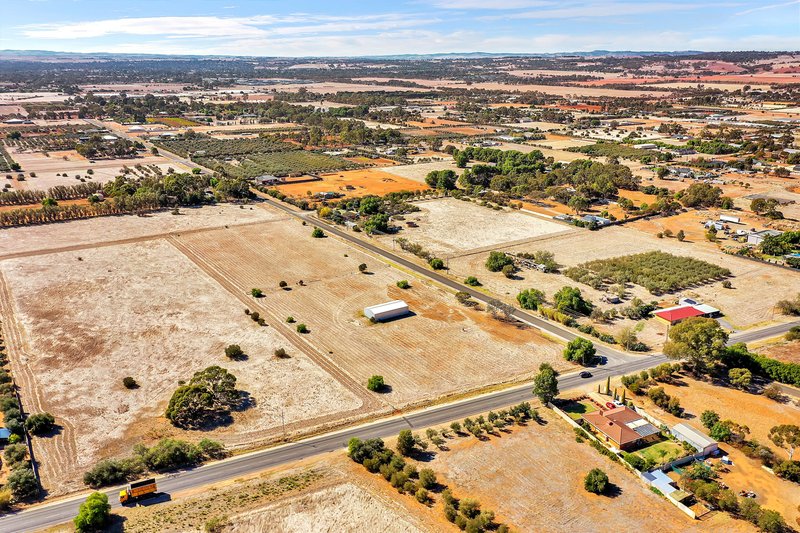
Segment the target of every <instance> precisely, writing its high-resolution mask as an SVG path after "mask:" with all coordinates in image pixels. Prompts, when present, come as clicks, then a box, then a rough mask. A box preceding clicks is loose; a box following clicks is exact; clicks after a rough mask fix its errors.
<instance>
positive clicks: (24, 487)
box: [6, 466, 39, 501]
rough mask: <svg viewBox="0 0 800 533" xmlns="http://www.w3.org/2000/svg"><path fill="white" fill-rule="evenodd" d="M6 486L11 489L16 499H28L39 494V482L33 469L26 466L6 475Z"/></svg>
mask: <svg viewBox="0 0 800 533" xmlns="http://www.w3.org/2000/svg"><path fill="white" fill-rule="evenodd" d="M6 486H7V487H8V488H9V489H11V492H12V493H13V494H14V499H15V500H17V501H24V500H30V499H33V498H35V497H37V496H38V495H39V483H38V482H37V481H36V476H35V475H33V470H31V469H30V467H28V466H26V467H24V468H17V469H15V470H14V471H12V472H11V474H9V476H8V480H7V482H6Z"/></svg>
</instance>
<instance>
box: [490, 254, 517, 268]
mask: <svg viewBox="0 0 800 533" xmlns="http://www.w3.org/2000/svg"><path fill="white" fill-rule="evenodd" d="M507 265H512V266H513V265H514V258H513V257H511V256H510V255H507V254H505V253H503V252H489V258H488V259H486V268H487V269H488V270H489V271H490V272H500V271H501V270H503V267H504V266H507Z"/></svg>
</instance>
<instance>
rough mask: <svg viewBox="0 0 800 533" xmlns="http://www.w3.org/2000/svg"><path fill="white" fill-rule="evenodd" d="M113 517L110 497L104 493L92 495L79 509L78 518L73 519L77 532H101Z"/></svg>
mask: <svg viewBox="0 0 800 533" xmlns="http://www.w3.org/2000/svg"><path fill="white" fill-rule="evenodd" d="M110 517H111V505H110V504H109V503H108V496H106V495H105V494H103V493H102V492H95V493H93V494H90V495H89V497H88V498H86V501H85V502H83V503H82V504H81V506H80V508H79V509H78V516H76V517H75V518H74V519H73V523H74V524H75V531H79V532H88V531H99V530H101V529H102V528H103V526H105V524H106V523H107V522H108V521H109V519H110Z"/></svg>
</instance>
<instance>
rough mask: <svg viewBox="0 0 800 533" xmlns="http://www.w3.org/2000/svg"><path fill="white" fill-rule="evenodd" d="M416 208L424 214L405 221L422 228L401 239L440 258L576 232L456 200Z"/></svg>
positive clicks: (535, 218)
mask: <svg viewBox="0 0 800 533" xmlns="http://www.w3.org/2000/svg"><path fill="white" fill-rule="evenodd" d="M415 205H417V206H418V207H419V208H420V211H419V212H416V213H411V214H408V215H405V219H406V221H414V222H416V223H417V224H418V225H419V227H418V228H413V227H407V226H404V227H403V230H402V231H401V232H400V236H401V237H403V238H406V239H408V240H410V241H412V242H416V243H419V244H422V245H423V246H424V247H425V249H427V250H429V251H431V252H433V253H434V254H437V255H439V256H440V257H447V256H450V255H460V254H462V253H464V252H466V251H468V250H474V249H476V248H477V249H482V248H486V247H492V246H502V245H503V244H504V243H509V242H512V241H520V240H526V239H533V238H536V237H539V236H542V235H549V234H552V233H564V232H571V231H574V230H573V229H571V228H570V227H569V226H565V225H562V224H559V223H557V222H552V221H549V220H547V219H545V218H543V217H538V216H534V215H529V214H526V213H522V212H519V211H513V210H508V209H503V210H501V211H494V210H492V209H489V208H487V207H481V206H479V205H477V204H475V203H472V202H465V201H462V200H456V199H453V198H442V199H438V200H430V201H424V202H417V203H416V204H415ZM391 239H392V237H391V236H386V237H383V240H385V241H387V242H389V241H390V240H391Z"/></svg>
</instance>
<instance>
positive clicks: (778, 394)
mask: <svg viewBox="0 0 800 533" xmlns="http://www.w3.org/2000/svg"><path fill="white" fill-rule="evenodd" d="M764 396H766V397H767V398H769V399H770V400H775V401H781V400H782V399H783V392H782V391H781V388H780V387H779V386H778V385H776V384H775V383H772V384H770V385H767V386H766V387H764Z"/></svg>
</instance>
